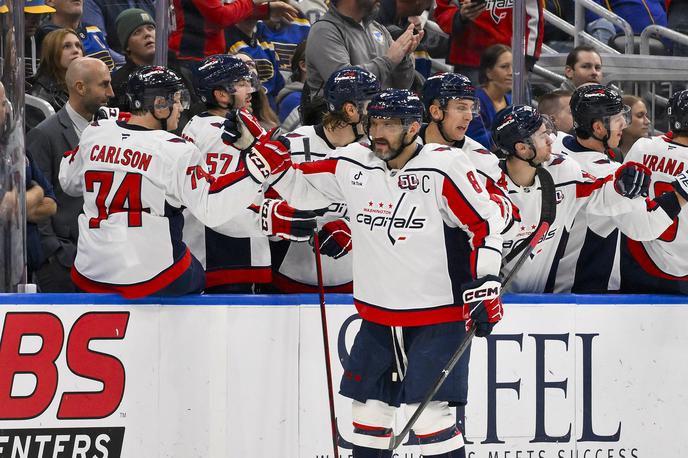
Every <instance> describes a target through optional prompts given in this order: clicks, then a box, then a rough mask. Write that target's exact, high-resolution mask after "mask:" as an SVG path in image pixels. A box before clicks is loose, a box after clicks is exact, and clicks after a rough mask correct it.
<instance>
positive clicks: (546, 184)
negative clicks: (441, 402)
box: [387, 167, 557, 450]
mask: <svg viewBox="0 0 688 458" xmlns="http://www.w3.org/2000/svg"><path fill="white" fill-rule="evenodd" d="M535 173H536V174H537V176H538V177H539V178H540V186H541V190H542V209H541V211H540V222H539V223H538V227H537V229H536V230H535V232H534V234H535V235H534V236H533V237H532V238H531V240H530V242H529V243H528V246H527V247H526V248H525V251H524V252H523V253H522V254H521V257H520V258H518V261H517V262H516V264H515V265H514V268H513V269H511V272H509V274H508V275H507V277H506V279H505V280H504V284H503V286H502V288H503V289H505V288H506V287H507V286H508V285H509V283H511V280H513V278H514V275H515V274H516V273H517V272H518V271H519V270H520V269H521V267H522V266H523V263H524V262H526V259H528V257H529V256H530V254H531V253H532V252H533V250H534V249H535V246H536V245H537V244H538V242H539V241H540V240H541V239H542V238H543V237H544V235H545V234H547V231H549V227H550V225H551V224H552V222H553V221H554V218H555V217H556V215H557V204H556V190H555V189H554V180H552V175H550V174H549V172H548V171H547V170H545V169H544V168H542V167H538V168H537V169H536V172H535ZM474 336H475V327H473V328H471V330H470V331H468V333H467V334H466V337H464V338H463V341H461V344H460V345H459V347H458V348H457V349H456V351H455V352H454V354H453V355H452V357H451V358H450V359H449V362H448V363H447V365H446V366H445V367H444V368H443V369H442V371H441V372H440V375H439V376H438V377H437V379H436V380H435V383H434V384H433V385H432V387H431V388H430V391H428V393H427V394H426V395H425V397H424V398H423V401H421V403H420V405H419V406H418V408H417V409H416V411H415V412H414V413H413V415H412V416H411V418H410V419H409V420H408V422H406V426H404V428H403V429H402V430H401V432H400V433H399V434H397V435H396V436H394V435H393V436H392V437H391V439H390V440H389V446H388V447H387V449H388V450H394V449H395V448H397V447H398V446H399V445H400V444H401V443H402V442H403V440H404V438H405V437H406V434H408V432H409V431H410V430H411V428H413V425H415V424H416V421H418V418H419V417H420V415H421V414H422V413H423V411H424V410H425V408H426V407H427V406H428V404H430V401H432V398H433V397H434V396H435V395H436V394H437V392H438V391H439V389H440V387H441V386H442V384H443V383H444V381H445V380H446V379H447V377H449V374H450V373H451V371H452V369H454V366H456V363H458V362H459V359H461V356H463V354H464V353H465V351H466V349H467V348H468V346H469V345H470V344H471V341H472V340H473V337H474Z"/></svg>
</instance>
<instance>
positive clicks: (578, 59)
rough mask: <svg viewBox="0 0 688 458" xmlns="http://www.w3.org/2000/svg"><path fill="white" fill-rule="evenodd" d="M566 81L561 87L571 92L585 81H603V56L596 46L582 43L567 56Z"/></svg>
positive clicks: (599, 82) (598, 82)
mask: <svg viewBox="0 0 688 458" xmlns="http://www.w3.org/2000/svg"><path fill="white" fill-rule="evenodd" d="M564 76H566V81H564V82H563V83H561V86H559V89H563V90H565V91H569V92H571V93H573V92H575V90H576V89H577V88H578V86H580V85H581V84H584V83H597V84H601V83H602V77H603V74H602V58H601V57H600V53H598V52H597V50H596V49H595V48H593V47H592V46H589V45H580V46H576V47H575V48H573V51H571V52H570V53H569V54H568V56H566V66H565V67H564Z"/></svg>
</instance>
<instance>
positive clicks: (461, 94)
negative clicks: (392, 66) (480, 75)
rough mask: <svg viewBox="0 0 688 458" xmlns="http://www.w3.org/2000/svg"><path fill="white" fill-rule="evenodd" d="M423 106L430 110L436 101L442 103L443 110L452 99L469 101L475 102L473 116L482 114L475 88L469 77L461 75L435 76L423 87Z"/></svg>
mask: <svg viewBox="0 0 688 458" xmlns="http://www.w3.org/2000/svg"><path fill="white" fill-rule="evenodd" d="M422 94H423V106H425V110H426V111H429V110H430V105H432V102H433V101H434V100H437V101H438V102H440V106H441V107H442V108H444V107H446V106H447V103H449V100H451V99H467V100H471V101H473V109H472V110H471V111H472V112H473V114H478V113H479V112H480V102H479V100H478V99H477V98H476V96H475V86H474V85H473V83H471V80H470V79H468V77H466V76H464V75H461V74H460V73H440V74H437V75H433V76H431V77H430V78H428V79H427V80H426V81H425V84H424V85H423V91H422Z"/></svg>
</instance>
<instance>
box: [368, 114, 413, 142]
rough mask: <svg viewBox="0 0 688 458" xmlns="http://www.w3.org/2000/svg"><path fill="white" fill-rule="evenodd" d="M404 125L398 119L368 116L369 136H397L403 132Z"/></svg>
mask: <svg viewBox="0 0 688 458" xmlns="http://www.w3.org/2000/svg"><path fill="white" fill-rule="evenodd" d="M405 127H406V126H405V125H404V124H403V123H402V122H401V120H399V119H392V118H368V129H367V131H368V136H369V137H370V138H373V139H374V138H390V137H393V138H394V137H398V136H400V135H402V134H403V133H404V129H405Z"/></svg>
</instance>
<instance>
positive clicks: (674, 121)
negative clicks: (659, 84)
mask: <svg viewBox="0 0 688 458" xmlns="http://www.w3.org/2000/svg"><path fill="white" fill-rule="evenodd" d="M667 116H668V117H669V130H672V131H674V132H688V89H686V90H685V91H681V92H676V93H674V94H673V95H672V96H671V98H670V99H669V105H668V106H667Z"/></svg>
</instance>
